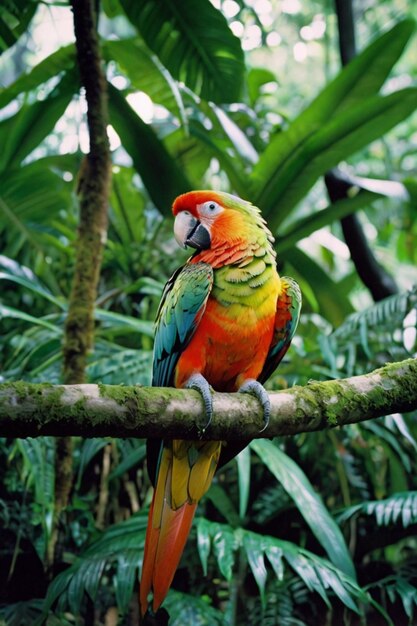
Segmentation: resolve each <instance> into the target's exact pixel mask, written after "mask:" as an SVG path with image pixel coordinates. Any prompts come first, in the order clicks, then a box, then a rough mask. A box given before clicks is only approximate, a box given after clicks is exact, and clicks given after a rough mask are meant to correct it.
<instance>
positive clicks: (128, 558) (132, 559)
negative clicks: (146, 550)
mask: <svg viewBox="0 0 417 626" xmlns="http://www.w3.org/2000/svg"><path fill="white" fill-rule="evenodd" d="M137 571H138V558H137V554H136V553H132V554H128V555H126V554H119V555H118V557H117V573H116V578H115V581H114V582H115V587H116V602H117V606H118V609H119V611H120V613H121V614H122V615H124V614H125V613H126V611H127V609H128V606H129V603H130V600H131V599H132V594H133V590H134V586H135V582H136V581H137V578H138V576H137Z"/></svg>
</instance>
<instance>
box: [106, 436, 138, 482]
mask: <svg viewBox="0 0 417 626" xmlns="http://www.w3.org/2000/svg"><path fill="white" fill-rule="evenodd" d="M135 441H137V440H135ZM145 456H146V444H145V443H144V442H139V444H138V446H137V447H136V448H134V449H133V450H131V451H130V453H129V454H127V455H126V456H125V458H124V459H123V460H122V461H121V463H118V464H117V467H115V469H114V470H113V471H112V472H110V474H109V480H113V479H114V478H119V477H120V476H122V475H123V474H124V473H125V472H127V471H128V470H130V469H131V468H132V467H134V466H138V465H139V464H140V463H141V462H142V461H143V459H144V458H145Z"/></svg>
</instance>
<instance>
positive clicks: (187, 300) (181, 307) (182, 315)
mask: <svg viewBox="0 0 417 626" xmlns="http://www.w3.org/2000/svg"><path fill="white" fill-rule="evenodd" d="M212 285H213V268H212V267H211V266H210V265H208V264H207V263H187V264H186V265H184V266H183V267H182V268H180V269H179V270H177V271H176V272H175V273H174V274H173V276H172V277H171V278H170V279H169V281H168V282H167V284H166V285H165V289H164V292H163V294H162V299H161V303H160V305H159V309H158V313H157V316H156V322H155V342H154V351H153V375H152V385H153V386H154V387H170V386H174V374H175V366H176V365H177V362H178V359H179V357H180V355H181V353H182V351H183V350H184V348H185V347H186V346H187V345H188V343H189V342H190V340H191V338H192V336H193V335H194V333H195V331H196V329H197V327H198V324H199V323H200V320H201V317H202V315H203V313H204V311H205V308H206V304H207V299H208V297H209V295H210V292H211V288H212Z"/></svg>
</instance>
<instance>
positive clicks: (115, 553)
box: [44, 512, 147, 615]
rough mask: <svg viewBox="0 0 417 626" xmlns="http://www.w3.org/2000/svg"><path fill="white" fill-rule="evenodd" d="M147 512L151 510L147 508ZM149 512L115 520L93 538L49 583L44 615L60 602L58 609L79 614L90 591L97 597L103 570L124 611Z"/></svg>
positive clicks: (134, 578) (135, 572)
mask: <svg viewBox="0 0 417 626" xmlns="http://www.w3.org/2000/svg"><path fill="white" fill-rule="evenodd" d="M146 513H147V512H146ZM146 524H147V515H146V514H144V513H143V512H140V513H139V514H136V515H133V516H132V517H131V518H130V519H128V520H126V521H123V522H121V523H119V524H115V525H114V526H111V527H110V528H108V529H107V530H106V531H105V532H103V533H102V534H101V535H100V537H99V538H98V539H97V540H96V541H94V542H92V543H91V544H90V545H89V546H88V548H87V549H86V550H85V551H84V552H83V553H82V554H81V555H80V556H79V557H78V558H77V559H76V561H75V562H74V563H73V564H72V565H71V567H69V568H68V569H66V570H65V571H64V572H62V573H61V574H59V575H58V576H57V577H56V578H55V579H54V580H53V581H52V583H51V584H50V585H49V588H48V593H47V596H46V599H45V606H44V615H45V614H47V613H48V611H49V610H50V609H51V607H52V606H53V605H55V603H57V604H56V606H57V610H58V612H62V611H65V610H67V609H69V610H70V611H71V612H72V613H73V614H75V615H79V614H80V613H81V610H82V606H83V602H84V599H85V596H86V594H87V595H88V596H89V597H90V598H91V599H92V600H93V601H94V600H95V598H96V596H97V592H98V589H99V587H100V584H101V583H102V577H103V574H104V573H105V574H106V580H107V584H108V582H109V581H110V582H111V584H112V585H113V589H114V590H115V601H116V603H117V606H118V609H119V612H120V614H121V615H123V614H124V613H125V612H126V610H127V607H128V604H129V602H130V599H131V596H132V593H133V587H134V584H135V581H136V580H137V570H138V568H139V564H140V555H141V554H143V547H144V542H145V532H146Z"/></svg>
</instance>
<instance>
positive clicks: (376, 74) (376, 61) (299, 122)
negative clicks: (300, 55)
mask: <svg viewBox="0 0 417 626" xmlns="http://www.w3.org/2000/svg"><path fill="white" fill-rule="evenodd" d="M414 26H415V24H414V21H413V20H404V21H403V22H400V23H399V24H397V25H396V26H395V27H394V28H393V29H391V30H390V31H388V32H387V33H385V34H384V35H382V37H380V38H379V39H377V40H376V41H374V42H373V43H372V44H371V45H370V46H369V47H368V48H366V50H364V51H363V52H362V53H361V54H360V55H358V56H357V57H356V58H355V59H353V61H351V63H349V64H348V65H347V66H346V67H345V68H344V69H343V70H342V71H341V72H340V74H339V75H338V76H337V77H336V78H335V79H334V80H333V81H332V82H331V83H330V84H329V85H328V86H327V87H326V88H325V89H324V90H323V91H322V92H321V93H320V94H319V96H318V97H317V98H316V99H315V100H314V101H313V102H312V103H311V104H310V105H309V106H308V107H307V108H306V109H305V110H304V111H303V112H302V113H301V114H300V115H299V116H298V117H297V118H296V119H295V120H294V121H293V122H292V123H291V124H290V126H289V128H288V129H287V130H285V131H283V132H281V133H279V134H278V135H276V137H275V138H274V139H273V140H272V141H271V142H270V144H269V146H268V148H267V149H266V150H265V152H264V153H263V155H262V157H261V158H260V160H259V162H258V164H257V165H256V166H255V168H254V170H253V173H252V183H253V184H252V189H253V194H254V200H255V201H256V203H257V204H258V205H260V206H261V207H262V209H263V210H264V213H265V215H269V214H270V213H271V212H272V211H273V210H274V208H276V205H277V202H278V201H280V202H281V201H282V197H281V196H282V189H281V190H278V189H276V185H277V181H278V185H279V184H280V181H281V174H282V172H281V170H282V169H286V170H287V172H288V170H291V169H292V168H294V167H295V169H297V167H296V165H295V164H294V162H296V163H297V162H298V157H299V154H300V153H301V154H304V152H303V150H304V143H305V142H308V141H309V140H310V139H313V138H314V135H315V133H316V132H319V131H320V129H322V128H323V127H326V126H327V124H328V120H329V119H330V120H333V119H334V118H337V119H338V120H339V121H338V123H339V122H343V119H344V117H345V114H347V115H348V117H350V113H351V109H356V110H358V109H360V108H361V105H362V103H363V102H366V101H367V100H369V98H370V97H371V96H373V95H374V94H376V93H377V91H378V90H379V88H380V87H381V86H382V84H383V82H384V81H385V79H386V77H387V76H388V74H389V72H390V70H391V68H392V67H393V65H394V64H395V62H396V61H397V59H398V58H399V56H400V55H401V53H402V51H403V49H404V47H405V45H406V44H407V42H408V40H409V38H410V36H411V34H412V32H413V30H414ZM395 123H397V122H395ZM393 125H394V124H391V125H388V128H391V127H392V126H393ZM381 128H382V126H381ZM388 128H386V129H385V130H382V129H380V132H379V134H377V135H376V137H378V136H380V135H381V134H383V132H386V130H387V129H388ZM376 137H375V136H373V137H372V139H375V138H376ZM367 141H368V142H369V141H371V139H369V138H368V139H367ZM365 143H366V142H365V141H364V142H362V145H361V146H360V147H362V146H363V145H365ZM356 149H358V148H356ZM350 153H351V152H349V153H346V154H344V155H342V156H340V155H339V156H338V157H336V156H335V157H334V158H333V159H331V161H332V162H331V165H330V166H328V167H331V166H332V165H335V164H337V162H338V160H340V159H341V158H345V157H346V156H348V154H350ZM312 156H313V155H311V154H310V155H309V156H308V157H306V160H305V161H304V162H307V163H308V162H309V159H310V158H312ZM300 158H301V157H300ZM301 160H303V159H302V158H301ZM323 171H325V170H323ZM321 173H322V172H321ZM318 175H320V173H319V174H318ZM295 176H296V177H297V178H298V183H300V182H301V183H302V182H303V178H302V177H301V178H300V176H299V170H297V173H296V174H295ZM287 185H288V181H286V182H285V184H284V188H286V187H287ZM310 187H311V181H310V183H309V185H307V186H305V187H304V186H303V191H302V196H303V195H305V193H306V192H307V191H308V189H309V188H310ZM293 202H295V201H293ZM292 207H293V204H291V205H290V206H289V207H288V206H287V204H285V205H283V206H281V208H280V211H282V210H283V209H284V210H285V213H283V215H282V217H280V218H279V219H278V218H277V217H276V218H275V219H276V222H275V224H274V230H275V228H276V227H277V226H278V223H280V222H281V221H282V220H283V219H284V217H285V216H286V215H287V214H288V213H289V212H290V210H291V209H292Z"/></svg>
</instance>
